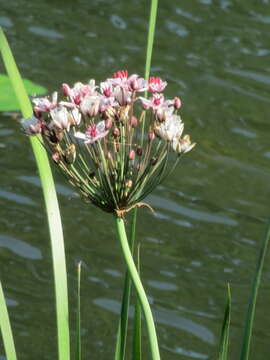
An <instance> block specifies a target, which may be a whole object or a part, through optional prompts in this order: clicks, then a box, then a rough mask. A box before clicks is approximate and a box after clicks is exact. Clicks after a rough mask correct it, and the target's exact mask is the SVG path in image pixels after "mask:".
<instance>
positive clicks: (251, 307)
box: [240, 221, 270, 360]
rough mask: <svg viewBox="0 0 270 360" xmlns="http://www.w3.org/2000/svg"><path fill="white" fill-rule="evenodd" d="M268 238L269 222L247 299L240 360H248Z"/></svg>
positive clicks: (269, 231)
mask: <svg viewBox="0 0 270 360" xmlns="http://www.w3.org/2000/svg"><path fill="white" fill-rule="evenodd" d="M269 237H270V221H269V223H268V227H267V231H266V235H265V237H264V239H263V242H262V246H261V249H260V253H259V258H258V262H257V267H256V272H255V276H254V280H253V284H252V290H251V295H250V299H249V304H248V309H247V315H246V320H245V328H244V336H243V344H242V351H241V357H240V359H241V360H248V358H249V350H250V343H251V337H252V329H253V323H254V317H255V310H256V302H257V296H258V291H259V287H260V282H261V277H262V270H263V266H264V261H265V257H266V251H267V246H268V242H269Z"/></svg>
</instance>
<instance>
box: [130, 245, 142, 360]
mask: <svg viewBox="0 0 270 360" xmlns="http://www.w3.org/2000/svg"><path fill="white" fill-rule="evenodd" d="M137 269H138V274H139V275H140V243H138V251H137ZM141 319H142V314H141V304H140V301H139V298H138V296H136V304H135V312H134V332H133V352H132V360H141V359H142V345H141V344H142V320H141Z"/></svg>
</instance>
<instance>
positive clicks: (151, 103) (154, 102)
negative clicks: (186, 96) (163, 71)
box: [139, 93, 164, 110]
mask: <svg viewBox="0 0 270 360" xmlns="http://www.w3.org/2000/svg"><path fill="white" fill-rule="evenodd" d="M139 99H140V100H141V102H142V106H143V107H144V108H145V109H150V108H151V109H153V110H157V109H158V108H159V107H160V106H162V104H163V103H164V95H163V94H157V93H156V94H153V96H152V97H151V98H150V99H146V98H144V97H140V98H139Z"/></svg>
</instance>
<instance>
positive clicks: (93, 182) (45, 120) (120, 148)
mask: <svg viewBox="0 0 270 360" xmlns="http://www.w3.org/2000/svg"><path fill="white" fill-rule="evenodd" d="M166 85H167V83H166V82H165V81H163V80H161V79H160V78H157V77H152V78H150V79H149V81H146V80H145V79H143V78H140V77H139V76H138V75H137V74H133V75H130V76H129V75H128V72H127V71H126V70H122V71H118V72H116V73H115V74H113V76H112V77H111V78H109V79H106V80H105V81H103V82H101V83H100V85H99V86H97V85H96V83H95V81H94V80H91V81H90V82H89V83H88V84H86V85H84V84H82V83H80V82H78V83H76V84H75V85H74V87H73V88H70V87H69V85H67V84H63V87H62V94H63V95H62V98H61V100H60V101H58V98H59V96H58V94H57V93H54V94H53V96H52V98H51V99H50V98H48V97H45V98H38V99H34V100H33V103H34V112H35V114H36V117H33V118H31V119H23V120H22V127H23V129H24V131H25V133H26V134H27V135H29V136H33V135H36V134H39V133H41V135H42V137H43V140H44V145H45V147H46V149H47V151H48V152H49V153H50V155H51V158H52V160H53V161H54V163H55V164H56V165H57V166H58V167H59V168H60V170H61V172H62V173H63V174H64V175H65V176H66V178H67V179H68V180H69V182H70V183H71V184H72V185H73V186H75V187H76V188H77V189H78V190H79V191H80V193H81V194H82V196H83V197H84V198H85V199H86V200H88V201H90V202H91V203H93V204H94V205H96V206H98V207H99V208H101V209H102V210H104V211H106V212H116V213H119V212H124V211H126V210H128V209H130V208H131V207H133V206H136V204H138V203H139V202H140V201H141V200H143V199H144V198H145V197H146V196H147V195H148V194H149V193H150V192H151V191H152V190H153V189H154V188H155V187H156V186H157V185H158V184H159V183H161V182H162V181H163V180H164V178H165V177H166V175H167V174H168V173H169V172H170V170H171V169H172V168H173V166H174V164H175V162H176V161H178V160H179V158H180V156H182V154H184V153H186V152H188V151H189V150H191V149H192V148H193V147H194V145H195V144H193V143H192V142H191V140H190V137H189V136H188V135H185V136H183V137H182V133H183V129H184V124H183V122H182V121H181V118H180V116H179V115H177V110H178V109H179V108H180V106H181V102H180V99H179V98H177V97H175V98H174V99H172V100H165V97H164V94H163V93H162V91H163V90H164V89H165V87H166ZM146 90H148V91H150V92H151V97H150V99H147V98H143V97H139V96H137V94H138V93H139V92H142V91H146ZM172 162H173V163H172Z"/></svg>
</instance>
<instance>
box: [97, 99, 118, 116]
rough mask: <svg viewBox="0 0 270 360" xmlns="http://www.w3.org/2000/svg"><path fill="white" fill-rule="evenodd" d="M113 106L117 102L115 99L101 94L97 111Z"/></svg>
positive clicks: (116, 104)
mask: <svg viewBox="0 0 270 360" xmlns="http://www.w3.org/2000/svg"><path fill="white" fill-rule="evenodd" d="M115 106H118V103H117V102H116V101H115V98H114V97H106V96H102V97H101V98H100V104H99V111H100V112H101V113H103V112H104V111H106V110H107V109H108V108H109V107H115Z"/></svg>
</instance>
